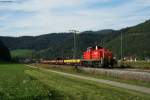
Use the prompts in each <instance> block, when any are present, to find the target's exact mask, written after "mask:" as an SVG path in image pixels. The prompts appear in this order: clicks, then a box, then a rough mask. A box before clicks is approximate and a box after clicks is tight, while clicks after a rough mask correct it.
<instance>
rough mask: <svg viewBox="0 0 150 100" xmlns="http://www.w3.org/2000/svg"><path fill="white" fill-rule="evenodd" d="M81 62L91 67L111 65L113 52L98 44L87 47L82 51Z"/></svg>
mask: <svg viewBox="0 0 150 100" xmlns="http://www.w3.org/2000/svg"><path fill="white" fill-rule="evenodd" d="M83 64H85V65H86V66H93V67H112V66H113V54H112V52H111V51H109V50H108V49H106V48H103V47H100V46H95V47H89V48H87V50H86V51H85V52H84V53H83Z"/></svg>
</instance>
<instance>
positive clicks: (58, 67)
mask: <svg viewBox="0 0 150 100" xmlns="http://www.w3.org/2000/svg"><path fill="white" fill-rule="evenodd" d="M36 66H38V67H43V68H48V69H52V70H58V71H62V72H67V73H74V74H79V75H83V76H90V77H95V78H100V79H107V80H112V81H117V82H122V83H128V84H133V85H139V86H144V87H149V88H150V83H149V82H147V81H140V80H131V79H128V78H124V79H122V78H119V77H117V76H116V77H114V76H115V75H114V76H111V75H110V74H108V73H99V72H96V71H88V72H87V71H84V70H81V69H76V68H75V67H73V66H63V65H44V64H39V65H36Z"/></svg>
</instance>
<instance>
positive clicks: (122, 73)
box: [80, 67, 150, 82]
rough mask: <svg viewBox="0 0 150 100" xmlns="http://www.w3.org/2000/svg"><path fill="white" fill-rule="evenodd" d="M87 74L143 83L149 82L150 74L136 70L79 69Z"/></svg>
mask: <svg viewBox="0 0 150 100" xmlns="http://www.w3.org/2000/svg"><path fill="white" fill-rule="evenodd" d="M80 69H81V70H84V71H87V72H94V73H99V74H103V75H107V76H112V77H115V78H121V79H131V80H141V81H144V82H150V73H149V72H141V71H137V70H126V69H124V70H121V69H100V68H85V67H82V68H80Z"/></svg>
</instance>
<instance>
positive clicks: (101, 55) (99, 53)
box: [41, 46, 115, 67]
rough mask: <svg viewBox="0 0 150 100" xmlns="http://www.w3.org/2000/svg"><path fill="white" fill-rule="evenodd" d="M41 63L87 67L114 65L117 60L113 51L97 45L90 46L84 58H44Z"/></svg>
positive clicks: (84, 53)
mask: <svg viewBox="0 0 150 100" xmlns="http://www.w3.org/2000/svg"><path fill="white" fill-rule="evenodd" d="M41 63H44V64H58V65H80V66H86V67H113V65H114V63H115V60H114V59H113V54H112V52H111V51H109V50H108V49H106V48H103V47H100V46H95V47H89V48H87V50H86V51H85V52H83V59H67V60H43V61H41Z"/></svg>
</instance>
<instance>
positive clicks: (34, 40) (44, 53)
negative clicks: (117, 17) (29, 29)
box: [0, 20, 150, 59]
mask: <svg viewBox="0 0 150 100" xmlns="http://www.w3.org/2000/svg"><path fill="white" fill-rule="evenodd" d="M149 27H150V20H148V21H146V22H144V23H141V24H139V25H136V26H133V27H128V28H124V29H121V30H110V29H109V30H102V31H85V32H82V33H79V34H77V35H76V39H77V57H78V58H81V57H82V52H83V51H84V50H86V48H87V47H89V46H93V45H101V46H104V47H107V48H109V49H111V50H112V51H113V53H114V55H115V56H116V57H118V58H119V57H120V41H121V40H120V36H121V35H120V33H121V32H122V34H123V55H124V56H125V57H130V56H133V57H137V58H140V59H144V57H150V46H149V43H150V39H149V37H150V28H149ZM0 39H1V40H2V41H3V42H4V43H5V45H6V46H7V47H9V49H10V50H11V51H12V50H18V49H19V50H24V49H25V50H27V49H29V50H33V51H34V52H33V53H34V55H35V56H34V57H37V58H51V59H55V58H72V56H73V33H51V34H45V35H40V36H35V37H32V36H23V37H0Z"/></svg>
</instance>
